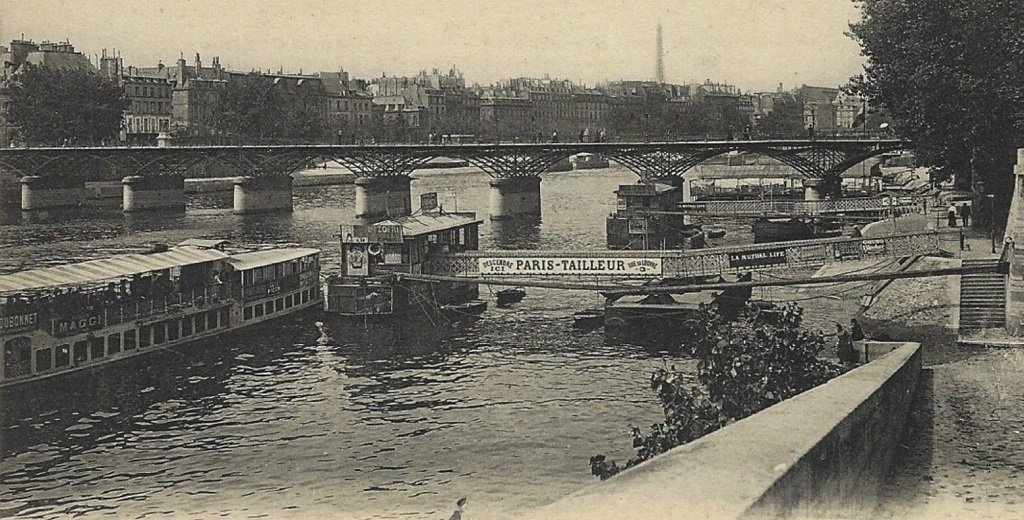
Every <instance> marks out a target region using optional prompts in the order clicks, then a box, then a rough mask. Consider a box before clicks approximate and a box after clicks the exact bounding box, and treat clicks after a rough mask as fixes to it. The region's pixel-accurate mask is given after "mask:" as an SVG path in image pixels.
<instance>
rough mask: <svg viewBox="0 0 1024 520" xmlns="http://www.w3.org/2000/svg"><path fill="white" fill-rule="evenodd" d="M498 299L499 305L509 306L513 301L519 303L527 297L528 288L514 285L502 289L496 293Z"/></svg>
mask: <svg viewBox="0 0 1024 520" xmlns="http://www.w3.org/2000/svg"><path fill="white" fill-rule="evenodd" d="M494 295H495V297H497V300H498V307H507V306H509V305H512V304H513V303H519V302H521V301H522V300H523V298H525V297H526V289H524V288H522V287H512V288H510V289H502V290H500V291H498V292H496V293H494Z"/></svg>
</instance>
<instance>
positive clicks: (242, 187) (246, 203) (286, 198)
mask: <svg viewBox="0 0 1024 520" xmlns="http://www.w3.org/2000/svg"><path fill="white" fill-rule="evenodd" d="M234 184H235V192H234V207H233V209H232V212H233V213H234V214H236V215H250V214H253V213H268V212H274V211H292V178H291V176H290V175H282V176H264V177H248V176H246V177H236V178H235V180H234Z"/></svg>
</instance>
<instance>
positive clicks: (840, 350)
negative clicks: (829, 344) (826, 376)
mask: <svg viewBox="0 0 1024 520" xmlns="http://www.w3.org/2000/svg"><path fill="white" fill-rule="evenodd" d="M836 338H837V340H838V341H837V344H836V356H837V357H839V362H841V363H842V364H844V365H847V366H849V365H852V364H854V363H855V362H856V361H857V359H856V356H857V354H856V353H855V352H854V351H853V340H851V339H850V333H849V332H847V331H846V330H845V329H843V326H842V325H840V324H838V323H836Z"/></svg>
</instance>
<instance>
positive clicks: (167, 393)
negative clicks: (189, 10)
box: [0, 168, 749, 519]
mask: <svg viewBox="0 0 1024 520" xmlns="http://www.w3.org/2000/svg"><path fill="white" fill-rule="evenodd" d="M415 177H416V178H417V180H416V181H414V182H413V197H414V199H413V200H414V201H416V200H418V196H419V194H420V193H422V192H425V191H437V192H438V193H439V195H440V199H441V202H442V204H443V205H444V207H445V208H446V209H449V210H456V209H457V210H459V211H476V212H477V213H478V215H479V216H481V217H483V218H484V224H483V226H482V229H481V248H495V247H516V248H539V249H567V248H590V249H593V248H604V239H605V238H604V237H605V234H604V226H605V221H604V219H605V217H606V216H607V215H608V214H609V213H611V212H613V211H614V207H615V197H614V194H613V191H614V189H615V188H616V186H617V185H619V184H624V183H632V182H635V177H634V175H633V174H632V173H630V172H629V171H627V170H625V169H622V168H611V169H605V170H592V171H586V172H566V173H552V174H548V175H546V176H545V179H544V182H543V183H542V192H543V193H542V198H543V220H542V222H541V223H540V224H533V223H522V222H520V223H514V222H513V223H508V224H506V223H501V224H499V223H491V222H489V221H488V220H487V218H486V215H487V200H488V186H487V180H488V178H487V176H486V175H484V174H483V173H480V172H479V171H475V170H472V169H460V170H451V171H425V172H418V173H417V174H416V175H415ZM295 197H296V200H295V211H294V213H292V214H290V215H271V216H246V217H240V216H234V215H231V214H230V211H228V210H225V209H217V206H221V207H227V206H229V205H230V195H229V194H214V195H204V196H201V197H200V196H196V197H193V198H191V199H190V201H189V211H188V212H186V213H185V214H183V215H173V216H167V215H132V216H125V215H121V214H119V213H113V214H109V215H105V216H93V217H80V218H74V219H60V218H51V219H46V218H43V219H38V221H33V220H34V219H24V220H21V221H20V222H19V223H16V224H12V225H6V226H0V272H11V271H14V270H17V269H21V268H29V267H38V266H43V265H51V264H59V263H65V262H69V261H77V260H84V259H92V258H100V257H104V256H109V255H111V254H116V253H120V252H125V251H139V250H144V249H146V248H147V247H148V246H150V245H152V244H154V243H170V244H173V243H176V242H178V241H180V240H183V239H185V238H191V237H202V238H227V239H230V240H232V241H233V242H234V243H236V244H246V245H256V244H302V245H305V246H312V247H319V248H321V249H322V250H323V251H324V254H323V257H322V265H323V267H324V271H325V273H329V272H331V271H336V270H337V258H338V250H337V249H338V248H337V244H336V242H335V241H336V238H335V237H334V235H335V234H336V233H337V230H338V225H339V224H340V223H342V222H347V221H349V220H351V216H352V213H353V199H354V194H353V188H352V186H328V187H317V188H296V190H295ZM726 227H728V226H726ZM741 228H743V226H740V225H737V227H736V228H735V229H733V230H730V231H731V233H730V235H731V236H741V235H742V233H739V232H738V231H739V230H740V229H741ZM747 229H749V228H747ZM732 231H737V233H732ZM528 291H529V292H528V295H527V297H526V299H525V300H523V302H522V303H520V304H518V305H516V306H514V307H513V308H511V309H498V308H497V307H495V306H494V305H493V298H492V297H491V296H490V293H489V290H488V289H487V288H482V289H481V294H482V297H484V298H485V299H490V300H492V301H491V308H490V309H488V310H487V311H486V313H485V314H484V319H482V320H480V321H478V322H476V323H474V324H472V325H469V326H467V327H465V328H463V329H460V330H458V331H456V332H454V333H453V334H451V335H449V336H448V337H441V338H435V337H430V338H427V337H424V338H421V339H420V340H418V341H408V342H406V343H403V344H401V345H392V346H387V345H385V346H381V345H376V344H373V343H368V342H360V341H350V340H347V339H345V338H346V337H347V336H346V334H344V332H345V331H340V330H336V326H334V327H333V328H332V325H331V324H330V323H328V324H327V325H324V326H320V327H318V326H317V322H318V321H320V320H322V319H323V317H322V316H319V315H318V314H317V313H316V312H311V313H307V314H303V315H300V316H294V317H288V318H284V319H283V320H277V321H276V322H273V323H272V324H271V325H269V326H262V327H261V328H258V329H253V330H247V331H242V332H239V333H234V334H231V335H228V336H225V337H221V338H217V339H215V340H212V341H208V342H205V343H199V344H195V345H192V346H188V347H183V348H178V349H175V350H173V351H172V350H168V351H166V352H163V353H158V354H151V355H150V356H148V357H146V358H144V359H142V360H139V361H133V362H126V363H124V364H121V365H117V366H114V367H108V368H106V369H103V370H96V371H91V372H88V373H86V374H81V375H78V376H76V377H72V378H66V379H63V380H60V381H58V382H54V383H47V384H45V385H36V386H29V387H26V388H25V389H19V388H15V389H10V390H7V391H5V392H3V393H0V408H2V430H0V456H2V461H0V482H2V483H3V485H2V486H0V516H11V515H14V516H18V517H25V518H63V517H67V516H71V515H76V516H78V515H84V516H86V517H92V516H107V517H117V518H121V517H126V518H151V517H152V518H213V517H218V518H220V517H229V518H236V517H237V518H262V517H267V518H288V517H298V518H307V517H317V518H319V517H328V516H329V517H331V518H353V519H362V518H367V519H368V518H448V516H449V515H450V514H451V512H452V509H453V507H454V504H455V501H456V500H458V499H459V498H461V497H467V498H468V499H469V502H468V505H467V507H466V512H465V514H464V515H465V516H464V517H465V518H467V519H484V518H511V517H514V516H516V514H517V513H519V512H522V511H525V510H528V509H531V508H534V507H537V506H540V505H543V504H546V503H549V502H551V501H553V500H556V499H557V498H559V497H561V496H564V495H565V494H568V493H570V492H572V491H573V490H575V489H578V488H579V487H581V486H584V485H586V484H590V483H593V482H595V481H596V479H595V478H594V477H592V476H591V475H590V472H589V465H588V459H589V457H590V456H591V455H594V454H598V453H603V454H606V455H609V457H610V458H614V459H618V460H620V461H621V460H623V459H625V458H628V457H629V456H630V454H631V453H632V450H631V448H630V437H629V434H628V432H629V426H630V425H641V426H647V425H649V424H650V423H652V422H654V421H656V420H658V419H659V418H660V409H659V408H658V406H657V404H656V402H655V399H654V395H653V394H652V393H651V392H650V391H649V390H648V384H649V377H650V374H651V371H652V370H653V369H655V368H657V367H659V366H663V365H664V364H674V365H677V366H682V367H686V366H690V362H689V361H688V360H685V359H680V358H677V357H673V356H672V355H670V354H669V353H666V352H663V351H660V350H659V349H658V348H657V347H653V346H644V345H630V344H619V345H610V344H606V343H605V341H604V338H603V335H602V334H601V331H596V332H589V333H585V332H578V331H576V330H574V329H573V328H572V327H571V324H572V320H571V315H572V313H573V312H574V311H576V310H579V309H583V308H586V307H593V306H596V305H599V304H600V303H601V300H600V297H599V296H597V295H594V294H589V293H585V292H579V291H568V292H567V291H555V290H543V289H529V290H528Z"/></svg>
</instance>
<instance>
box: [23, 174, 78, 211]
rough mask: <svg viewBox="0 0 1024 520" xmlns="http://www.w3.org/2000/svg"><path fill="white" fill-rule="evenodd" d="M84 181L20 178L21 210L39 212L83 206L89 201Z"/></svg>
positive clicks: (30, 176)
mask: <svg viewBox="0 0 1024 520" xmlns="http://www.w3.org/2000/svg"><path fill="white" fill-rule="evenodd" d="M90 198H91V197H90V192H89V189H88V188H86V186H85V181H84V180H82V179H77V178H65V177H58V176H55V175H50V176H46V177H40V176H35V175H28V176H25V177H22V178H21V210H22V211H40V210H50V209H64V208H74V207H80V206H85V205H86V204H88V202H89V200H90Z"/></svg>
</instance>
